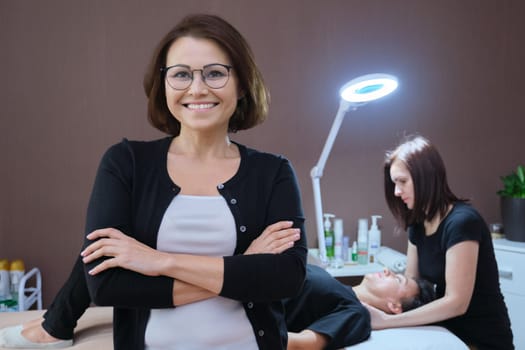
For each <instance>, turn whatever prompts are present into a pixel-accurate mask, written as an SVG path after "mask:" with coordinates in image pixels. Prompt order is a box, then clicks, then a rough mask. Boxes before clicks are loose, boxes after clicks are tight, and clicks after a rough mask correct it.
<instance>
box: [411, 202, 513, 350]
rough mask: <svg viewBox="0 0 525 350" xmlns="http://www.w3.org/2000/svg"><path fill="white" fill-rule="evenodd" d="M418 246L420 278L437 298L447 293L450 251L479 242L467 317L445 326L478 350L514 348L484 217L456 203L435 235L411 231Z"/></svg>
mask: <svg viewBox="0 0 525 350" xmlns="http://www.w3.org/2000/svg"><path fill="white" fill-rule="evenodd" d="M408 235H409V240H410V242H411V243H413V244H414V245H416V247H417V255H418V269H419V275H420V277H422V278H425V279H427V280H429V281H431V282H432V283H435V284H436V293H437V296H438V298H439V297H442V296H443V295H444V294H445V289H446V283H445V266H446V253H447V250H448V249H449V248H450V247H452V246H454V245H455V244H457V243H460V242H463V241H477V242H478V243H479V255H478V266H477V268H476V281H475V284H474V291H473V294H472V299H471V301H470V305H469V307H468V309H467V312H466V313H465V314H464V315H461V316H458V317H454V318H452V319H449V320H446V321H444V322H442V325H443V326H445V327H447V328H448V329H449V330H450V331H452V332H453V333H454V334H456V335H457V336H458V337H460V338H461V339H462V340H463V341H464V342H466V343H467V344H469V345H475V346H476V347H477V348H478V349H480V350H481V349H498V350H504V349H514V346H513V345H512V331H511V330H510V321H509V317H508V313H507V307H506V306H505V303H504V301H503V295H502V294H501V290H500V286H499V280H498V267H497V263H496V258H495V256H494V248H493V245H492V238H491V236H490V232H489V230H488V227H487V225H486V223H485V221H484V220H483V218H482V217H481V215H480V214H479V213H478V212H477V211H476V210H475V209H474V208H473V207H471V206H470V205H468V204H465V203H456V204H455V205H454V207H453V208H452V210H451V211H450V213H449V214H448V215H447V216H446V217H445V218H444V219H443V220H442V221H441V223H440V224H439V227H438V229H437V230H436V232H435V233H434V234H432V235H430V236H426V235H425V229H424V226H423V225H422V224H418V225H414V226H411V227H409V229H408Z"/></svg>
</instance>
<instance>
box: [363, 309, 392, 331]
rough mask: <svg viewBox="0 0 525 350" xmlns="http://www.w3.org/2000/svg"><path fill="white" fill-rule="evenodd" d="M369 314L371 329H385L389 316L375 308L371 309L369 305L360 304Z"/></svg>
mask: <svg viewBox="0 0 525 350" xmlns="http://www.w3.org/2000/svg"><path fill="white" fill-rule="evenodd" d="M362 304H363V305H364V306H365V307H366V308H367V310H368V312H369V313H370V323H371V325H372V329H383V328H387V327H388V325H387V322H388V318H389V317H391V315H389V314H387V313H386V312H384V311H382V310H379V309H378V308H376V307H373V306H372V305H370V304H367V303H362Z"/></svg>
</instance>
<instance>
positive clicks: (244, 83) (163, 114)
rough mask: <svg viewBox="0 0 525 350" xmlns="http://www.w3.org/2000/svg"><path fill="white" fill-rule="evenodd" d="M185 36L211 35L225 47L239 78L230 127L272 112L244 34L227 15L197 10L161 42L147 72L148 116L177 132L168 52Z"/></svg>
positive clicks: (250, 124) (158, 125) (252, 122)
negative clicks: (166, 70) (166, 76)
mask: <svg viewBox="0 0 525 350" xmlns="http://www.w3.org/2000/svg"><path fill="white" fill-rule="evenodd" d="M181 37H193V38H200V39H208V40H212V41H213V42H215V43H216V44H217V45H219V47H220V48H221V49H222V50H224V52H225V53H226V54H227V56H228V58H229V59H230V60H231V65H232V66H233V74H234V75H235V76H236V78H237V82H238V89H239V96H240V98H239V100H238V101H237V107H236V109H235V112H234V113H233V115H232V117H231V118H230V123H229V126H228V131H230V132H236V131H238V130H245V129H249V128H252V127H254V126H255V125H257V124H260V123H262V122H263V121H264V120H265V119H266V116H267V114H268V105H269V99H270V97H269V93H268V90H267V89H266V86H265V85H264V81H263V78H262V74H261V72H260V71H259V69H258V68H257V65H256V64H255V60H254V56H253V53H252V50H251V48H250V46H249V45H248V43H247V42H246V40H245V39H244V37H243V36H242V35H241V34H240V33H239V32H238V31H237V29H235V28H234V27H233V26H232V25H231V24H229V23H228V22H226V21H225V20H224V19H222V18H220V17H218V16H215V15H208V14H194V15H189V16H187V17H185V18H184V19H182V20H181V21H180V22H179V23H178V24H177V25H176V26H175V27H174V28H173V29H172V30H171V31H169V32H168V33H167V34H166V35H165V36H164V38H163V39H162V40H161V41H160V43H159V44H158V45H157V48H156V49H155V51H154V53H153V57H152V59H151V61H150V63H149V66H148V68H147V71H146V74H145V76H144V83H143V86H144V92H145V93H146V96H147V98H148V119H149V121H150V123H151V124H152V125H153V126H154V127H155V128H157V129H159V130H160V131H163V132H165V133H167V134H170V135H174V136H177V135H178V134H179V133H180V123H179V121H178V120H177V119H175V118H174V117H173V115H172V114H171V112H170V111H169V109H168V105H167V103H166V91H165V84H164V74H161V69H162V68H165V66H166V56H167V53H168V51H169V49H170V47H171V45H172V44H173V43H174V42H175V41H176V40H177V39H179V38H181Z"/></svg>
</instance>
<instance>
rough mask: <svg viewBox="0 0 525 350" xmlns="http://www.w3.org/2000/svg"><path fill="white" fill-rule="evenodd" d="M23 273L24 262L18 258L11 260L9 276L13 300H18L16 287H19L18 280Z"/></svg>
mask: <svg viewBox="0 0 525 350" xmlns="http://www.w3.org/2000/svg"><path fill="white" fill-rule="evenodd" d="M24 274H25V267H24V262H23V261H22V260H20V259H17V260H13V261H11V265H10V267H9V278H10V279H11V295H12V298H13V300H15V301H18V288H19V287H20V280H21V279H22V277H24Z"/></svg>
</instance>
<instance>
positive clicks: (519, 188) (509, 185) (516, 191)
mask: <svg viewBox="0 0 525 350" xmlns="http://www.w3.org/2000/svg"><path fill="white" fill-rule="evenodd" d="M501 181H503V189H502V190H499V191H498V194H499V195H500V196H502V197H513V198H525V167H524V166H523V165H518V168H517V169H516V171H515V172H512V173H510V174H509V175H507V176H502V177H501Z"/></svg>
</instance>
